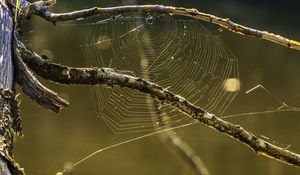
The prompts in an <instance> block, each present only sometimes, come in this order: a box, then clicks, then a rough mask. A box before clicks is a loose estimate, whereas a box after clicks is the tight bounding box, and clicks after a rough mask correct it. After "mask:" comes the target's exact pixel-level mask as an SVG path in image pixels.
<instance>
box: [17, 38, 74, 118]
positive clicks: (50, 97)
mask: <svg viewBox="0 0 300 175" xmlns="http://www.w3.org/2000/svg"><path fill="white" fill-rule="evenodd" d="M18 44H21V43H19V42H18V41H17V40H15V43H14V47H17V45H18ZM19 54H20V53H19V51H18V49H16V48H15V62H16V67H17V70H16V79H17V82H18V84H19V85H20V86H21V88H22V90H23V91H24V93H25V94H27V95H28V96H29V97H30V98H31V99H33V100H35V101H36V102H37V103H38V104H40V105H41V106H43V107H44V108H46V109H50V110H52V111H53V112H56V113H58V112H59V111H60V110H61V109H62V108H63V107H67V106H68V105H69V103H68V102H67V101H65V100H64V99H62V98H60V97H59V96H58V95H57V93H55V92H53V91H52V90H50V89H48V88H46V87H45V86H43V85H42V84H41V83H40V82H39V81H38V79H36V78H35V77H34V75H33V74H32V73H31V72H30V70H29V69H28V68H27V66H26V64H25V63H24V62H23V60H22V59H21V58H20V55H19Z"/></svg>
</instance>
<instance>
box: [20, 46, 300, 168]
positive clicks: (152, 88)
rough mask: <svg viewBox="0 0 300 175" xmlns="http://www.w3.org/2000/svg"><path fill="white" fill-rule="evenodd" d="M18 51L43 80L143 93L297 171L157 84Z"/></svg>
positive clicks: (293, 159)
mask: <svg viewBox="0 0 300 175" xmlns="http://www.w3.org/2000/svg"><path fill="white" fill-rule="evenodd" d="M19 46H24V45H19ZM18 49H19V51H20V54H21V56H22V58H23V59H24V61H25V62H26V64H27V65H28V66H29V67H30V68H32V69H33V70H34V71H35V72H36V73H37V74H38V75H40V76H41V77H43V78H45V79H49V80H52V81H55V82H58V83H62V84H67V85H71V84H85V85H96V84H101V85H107V86H110V87H113V86H120V87H126V88H130V89H134V90H138V91H140V92H144V93H146V94H149V95H150V96H151V97H153V98H155V99H157V100H159V101H160V102H161V104H167V105H171V106H172V107H174V108H175V109H177V110H179V111H181V112H183V113H185V114H187V115H188V116H189V117H191V118H193V119H195V120H197V121H199V122H200V123H202V124H204V125H207V126H209V127H211V128H213V129H215V130H217V131H219V132H221V133H224V134H226V135H228V136H230V137H232V138H235V139H236V140H238V141H240V142H241V143H244V144H246V145H247V146H249V147H250V148H251V149H252V150H254V151H255V152H256V153H257V154H259V155H263V156H266V157H269V158H272V159H276V160H279V161H281V162H284V163H287V164H290V165H294V166H296V167H300V155H299V154H296V153H294V152H291V151H288V150H287V149H285V148H281V147H278V146H276V145H273V144H271V143H269V142H267V141H265V140H263V139H261V138H259V137H257V136H255V135H254V134H252V133H250V132H248V131H246V130H245V129H243V128H242V127H241V126H239V125H235V124H232V123H229V122H227V121H224V120H222V119H220V118H218V117H216V116H215V115H214V114H210V113H208V112H206V111H204V110H202V109H201V108H199V107H197V106H195V105H193V104H192V103H190V102H188V101H187V100H186V99H184V98H183V97H181V96H179V95H176V94H174V93H172V92H171V91H168V90H167V89H164V88H162V87H161V86H159V85H158V84H155V83H152V82H149V81H146V80H144V79H142V78H137V77H133V76H130V75H126V74H122V73H118V72H116V71H114V70H113V69H111V68H74V67H68V66H63V65H59V64H55V63H51V62H50V61H46V60H44V59H42V58H41V57H40V56H39V55H38V54H36V53H35V52H33V51H30V50H29V49H27V48H26V47H20V48H18Z"/></svg>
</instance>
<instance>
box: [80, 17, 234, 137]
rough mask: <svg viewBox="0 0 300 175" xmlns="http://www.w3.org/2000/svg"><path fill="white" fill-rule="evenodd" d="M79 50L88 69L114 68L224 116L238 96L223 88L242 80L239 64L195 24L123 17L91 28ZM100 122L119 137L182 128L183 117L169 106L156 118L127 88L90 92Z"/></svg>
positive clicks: (144, 99) (138, 95)
mask: <svg viewBox="0 0 300 175" xmlns="http://www.w3.org/2000/svg"><path fill="white" fill-rule="evenodd" d="M90 32H91V33H89V34H88V36H87V38H86V41H85V43H84V44H82V45H81V48H82V51H83V54H84V57H85V60H86V63H87V66H89V67H94V66H98V67H111V68H113V69H115V70H117V71H120V72H125V73H127V74H131V75H134V76H137V77H142V78H144V79H148V80H150V81H152V82H155V83H157V84H159V85H161V86H162V87H164V88H167V89H169V90H170V91H172V92H174V93H176V94H178V95H181V96H183V97H185V98H186V99H187V100H189V101H190V102H192V103H194V104H195V105H197V106H200V107H201V108H203V109H204V110H206V111H208V112H211V113H215V114H222V113H224V111H225V110H226V109H227V107H228V106H229V105H230V103H231V102H232V100H233V99H234V97H235V96H236V94H237V93H238V91H228V90H226V89H225V88H224V81H226V80H227V79H239V70H238V60H237V58H236V57H235V56H234V55H233V54H232V53H231V52H230V51H229V50H228V48H227V47H226V45H225V44H224V43H223V41H222V40H221V39H220V37H219V36H215V35H213V34H211V33H210V32H209V31H208V30H206V29H205V28H204V27H203V26H202V25H201V23H200V22H198V21H195V20H186V19H184V20H183V19H174V18H168V17H153V16H145V17H141V16H139V17H137V16H127V17H123V16H122V17H119V18H117V19H114V20H111V21H109V22H106V21H105V22H99V23H97V24H93V25H91V27H90ZM92 91H93V92H94V93H93V94H94V95H95V97H96V99H97V105H96V106H98V110H97V113H98V116H99V117H100V118H102V119H103V120H104V121H105V122H106V124H107V125H108V126H109V127H110V128H111V129H112V130H113V131H114V132H116V133H127V132H140V131H148V130H150V131H151V130H153V129H157V126H158V123H159V122H161V120H163V122H164V124H167V125H176V124H177V125H178V124H182V122H184V121H185V120H184V119H185V117H186V116H185V115H184V114H182V113H180V112H178V111H176V110H174V109H173V108H171V107H169V106H165V105H164V106H163V107H161V108H160V110H161V111H162V112H163V113H166V114H168V115H167V116H162V118H161V117H158V116H157V115H156V111H155V110H153V109H156V108H157V106H155V104H154V103H152V102H150V101H151V100H152V99H151V98H149V97H148V96H147V95H145V94H143V93H140V92H136V91H134V90H131V89H126V88H119V87H113V88H103V87H95V88H93V89H92Z"/></svg>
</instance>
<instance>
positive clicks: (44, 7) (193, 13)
mask: <svg viewBox="0 0 300 175" xmlns="http://www.w3.org/2000/svg"><path fill="white" fill-rule="evenodd" d="M53 4H54V2H53V1H51V3H50V2H49V1H37V2H35V3H32V4H31V5H30V6H29V7H28V8H29V9H28V10H27V15H29V16H30V15H31V14H35V15H38V16H40V17H42V18H44V19H45V20H47V21H50V22H52V23H56V22H60V21H69V20H76V19H81V18H87V17H90V16H94V15H116V14H123V13H159V14H168V15H178V16H188V17H191V18H194V19H198V20H202V21H206V22H209V23H212V24H216V25H218V26H220V27H222V28H224V29H226V30H228V31H231V32H233V33H236V34H241V35H248V36H252V37H256V38H258V39H263V40H267V41H270V42H273V43H276V44H280V45H283V46H286V47H288V48H292V49H296V50H299V51H300V43H299V42H298V41H295V40H291V39H288V38H286V37H283V36H280V35H277V34H274V33H270V32H267V31H261V30H257V29H252V28H250V27H246V26H243V25H240V24H238V23H235V22H233V21H231V20H230V19H229V18H221V17H218V16H214V15H211V14H207V13H203V12H199V11H198V10H197V9H194V8H192V9H188V8H183V7H172V6H163V5H131V6H118V7H108V8H98V7H93V8H90V9H83V10H78V11H72V12H68V13H52V12H50V11H49V10H48V7H49V6H51V5H53Z"/></svg>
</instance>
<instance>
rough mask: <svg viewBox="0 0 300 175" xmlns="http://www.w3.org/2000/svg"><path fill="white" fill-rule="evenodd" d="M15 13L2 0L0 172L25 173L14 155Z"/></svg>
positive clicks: (15, 111) (0, 31) (0, 26)
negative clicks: (16, 162) (13, 42)
mask: <svg viewBox="0 0 300 175" xmlns="http://www.w3.org/2000/svg"><path fill="white" fill-rule="evenodd" d="M12 16H13V15H12V14H11V12H10V10H9V8H8V7H7V5H6V3H5V0H0V174H1V175H15V174H23V172H22V170H21V169H20V168H18V165H17V164H15V163H14V161H13V156H12V149H13V137H14V135H15V127H16V126H17V125H18V123H19V121H18V120H19V117H18V115H19V112H18V99H17V95H15V92H14V64H13V53H12V48H13V45H12V36H13V17H12Z"/></svg>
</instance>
